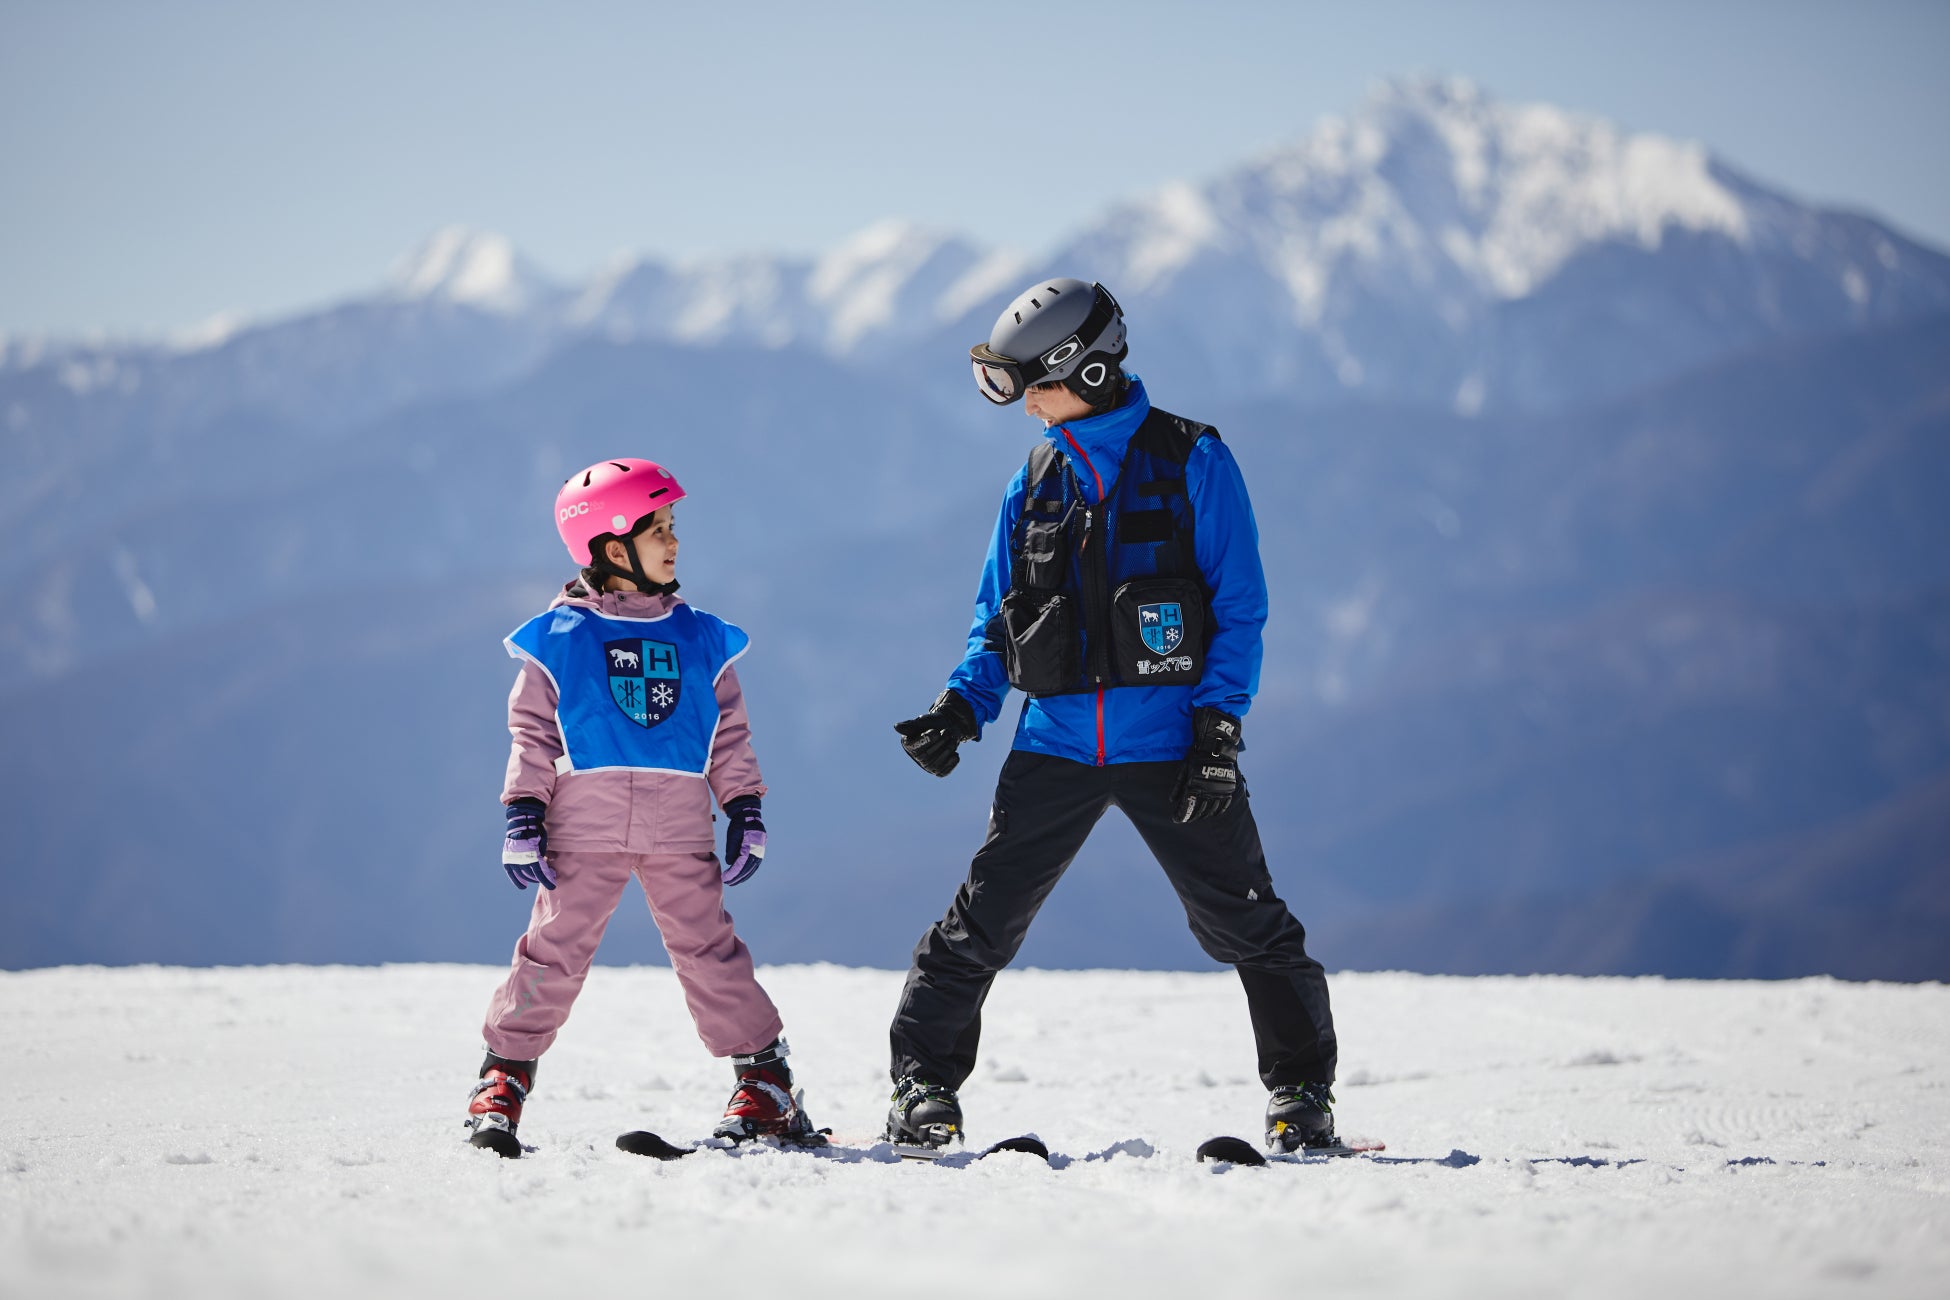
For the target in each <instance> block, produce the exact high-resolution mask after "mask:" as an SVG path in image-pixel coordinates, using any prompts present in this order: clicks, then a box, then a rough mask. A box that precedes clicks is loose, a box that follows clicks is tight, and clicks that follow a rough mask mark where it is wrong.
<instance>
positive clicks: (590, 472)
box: [582, 469, 596, 487]
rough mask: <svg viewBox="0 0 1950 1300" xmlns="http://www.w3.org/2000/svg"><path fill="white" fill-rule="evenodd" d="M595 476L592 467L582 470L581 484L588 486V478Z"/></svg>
mask: <svg viewBox="0 0 1950 1300" xmlns="http://www.w3.org/2000/svg"><path fill="white" fill-rule="evenodd" d="M595 476H596V471H595V470H593V469H591V470H584V471H583V474H582V486H584V487H588V486H589V480H590V479H592V478H594V477H595Z"/></svg>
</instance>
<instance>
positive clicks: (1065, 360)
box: [968, 277, 1130, 410]
mask: <svg viewBox="0 0 1950 1300" xmlns="http://www.w3.org/2000/svg"><path fill="white" fill-rule="evenodd" d="M1129 353H1130V347H1129V346H1128V345H1127V344H1126V343H1125V340H1124V311H1123V309H1122V308H1121V307H1119V306H1118V305H1117V299H1115V298H1113V297H1111V295H1110V290H1108V289H1106V288H1104V286H1103V285H1101V284H1085V283H1084V282H1083V281H1082V280H1072V279H1069V278H1067V277H1066V278H1062V279H1056V280H1038V281H1037V282H1036V283H1035V284H1032V285H1030V286H1029V288H1027V289H1025V290H1023V291H1022V293H1021V294H1020V295H1019V296H1018V297H1017V298H1016V300H1015V301H1014V302H1012V303H1010V304H1009V305H1008V306H1007V307H1004V308H1003V309H1002V314H1001V315H1000V316H998V317H996V318H995V328H994V329H992V330H990V331H989V337H988V341H987V342H986V343H977V344H976V345H975V346H974V347H972V348H970V349H969V350H968V356H969V359H970V361H971V362H972V363H973V364H974V368H975V386H976V387H977V388H979V389H981V390H982V396H984V397H986V398H988V399H989V400H990V401H991V402H994V403H995V404H996V405H997V406H1007V405H1008V404H1009V403H1011V402H1013V401H1015V400H1016V399H1018V398H1020V397H1021V396H1022V395H1023V393H1024V392H1026V391H1028V389H1029V388H1030V387H1031V386H1032V385H1034V384H1051V383H1061V384H1062V385H1063V386H1064V387H1066V388H1068V389H1069V390H1070V391H1071V392H1073V393H1075V394H1076V395H1077V396H1078V397H1081V398H1082V399H1083V400H1084V401H1086V402H1088V403H1090V405H1091V408H1092V409H1093V410H1094V409H1102V408H1105V407H1107V406H1109V405H1110V404H1112V403H1113V402H1114V401H1115V400H1116V398H1117V397H1118V396H1119V395H1120V394H1121V392H1122V386H1123V380H1124V371H1123V362H1124V358H1125V357H1126V356H1127V355H1129Z"/></svg>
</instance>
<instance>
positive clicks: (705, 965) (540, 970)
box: [481, 850, 784, 1061]
mask: <svg viewBox="0 0 1950 1300" xmlns="http://www.w3.org/2000/svg"><path fill="white" fill-rule="evenodd" d="M548 860H549V865H550V866H552V867H554V868H555V876H556V884H555V888H554V889H553V890H548V889H540V888H537V889H536V891H535V910H534V913H533V914H532V915H531V916H530V917H529V921H528V933H526V934H524V935H522V936H521V938H520V939H519V940H518V941H517V942H516V943H515V961H514V968H513V969H512V970H510V971H509V972H508V978H507V980H506V981H505V982H504V983H503V984H502V985H501V987H500V988H499V989H497V990H495V994H494V997H493V998H492V999H491V1000H490V1001H489V1002H488V1013H487V1024H486V1025H484V1026H483V1027H482V1029H481V1036H482V1038H484V1039H485V1040H486V1042H487V1048H488V1050H489V1051H490V1052H493V1053H494V1054H495V1055H496V1056H505V1057H507V1058H508V1059H509V1060H512V1061H530V1060H533V1059H535V1058H536V1057H538V1056H540V1055H541V1054H542V1053H543V1052H546V1051H547V1050H548V1049H549V1045H550V1044H551V1043H553V1042H554V1041H555V1035H556V1033H557V1031H559V1030H560V1029H561V1028H562V1023H563V1022H564V1021H566V1020H567V1019H568V1018H569V1008H570V1007H571V1006H573V1005H574V1004H575V1000H576V994H577V993H579V992H581V990H582V981H583V980H584V979H586V978H588V975H589V965H590V963H591V962H592V961H594V960H595V957H596V945H597V944H599V943H601V942H602V938H603V930H604V929H605V928H606V927H607V926H608V925H609V918H610V917H611V916H612V915H614V914H615V912H616V905H617V903H619V902H621V901H622V898H623V886H624V885H625V884H627V883H628V881H629V879H630V877H631V876H632V875H634V876H635V877H636V878H637V883H639V884H641V885H642V886H643V893H644V896H645V897H646V898H648V899H649V900H650V915H651V916H652V917H653V918H655V920H656V922H657V929H658V930H659V931H660V932H661V933H662V934H663V940H664V950H665V951H666V952H668V953H669V954H670V964H671V966H672V967H673V968H674V969H675V971H676V972H677V982H678V984H680V985H681V986H682V987H683V989H684V1001H685V1002H686V1003H687V1004H688V1005H689V1006H690V1010H691V1019H692V1020H693V1021H695V1022H696V1024H697V1036H698V1037H699V1038H701V1039H703V1040H704V1045H705V1047H706V1048H708V1049H710V1052H711V1054H712V1055H713V1056H735V1055H744V1054H746V1053H749V1052H756V1051H757V1050H758V1049H759V1048H761V1047H764V1046H765V1045H766V1044H768V1043H770V1042H771V1041H772V1040H773V1039H775V1038H777V1037H778V1036H779V1034H780V1032H781V1030H783V1028H784V1025H783V1024H782V1023H781V1022H780V1020H779V1012H778V1008H776V1007H774V1006H773V1005H772V999H771V998H770V997H768V996H766V993H765V990H764V989H763V988H761V987H759V983H758V980H757V978H756V977H754V976H753V974H752V955H751V952H750V950H749V949H747V948H746V947H745V943H744V940H742V939H740V938H739V937H738V936H737V935H736V934H735V933H733V932H732V928H731V914H730V913H729V912H727V911H725V910H724V882H723V879H722V877H721V876H720V875H719V870H718V858H717V855H716V854H714V853H710V852H708V851H698V852H693V853H682V852H679V853H587V852H581V851H573V850H572V851H562V852H555V853H550V854H549V855H548Z"/></svg>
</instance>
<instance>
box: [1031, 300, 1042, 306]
mask: <svg viewBox="0 0 1950 1300" xmlns="http://www.w3.org/2000/svg"><path fill="white" fill-rule="evenodd" d="M1029 305H1030V306H1031V307H1041V306H1042V305H1043V304H1042V303H1040V302H1038V301H1036V300H1035V299H1034V298H1031V299H1030V300H1029Z"/></svg>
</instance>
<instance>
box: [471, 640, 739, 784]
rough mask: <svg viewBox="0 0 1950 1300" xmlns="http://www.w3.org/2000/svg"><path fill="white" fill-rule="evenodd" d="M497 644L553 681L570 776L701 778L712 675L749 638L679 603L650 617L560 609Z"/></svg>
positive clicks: (713, 699)
mask: <svg viewBox="0 0 1950 1300" xmlns="http://www.w3.org/2000/svg"><path fill="white" fill-rule="evenodd" d="M504 644H505V645H506V646H507V647H508V653H509V654H510V655H513V656H514V657H515V658H517V659H523V660H526V661H527V662H529V663H532V664H534V665H535V666H536V667H537V668H540V669H541V670H542V671H543V672H545V673H547V674H548V676H549V680H550V681H551V682H553V683H554V684H555V721H556V725H557V726H558V727H560V728H561V731H562V752H563V754H564V755H565V756H566V757H567V759H568V763H569V766H568V768H567V769H566V770H567V771H569V772H603V771H617V770H625V771H635V772H672V773H676V774H678V775H682V776H703V775H704V774H705V773H706V772H707V771H709V770H710V766H711V742H712V740H713V739H714V738H715V737H716V736H717V732H718V689H717V687H718V678H719V677H720V676H722V675H723V674H724V670H725V668H726V667H728V666H729V665H730V664H731V662H732V661H733V660H735V659H737V658H738V656H740V655H742V654H744V653H745V651H746V650H747V649H749V648H750V647H751V638H750V637H748V636H746V635H745V632H744V629H742V628H739V627H737V626H735V625H733V624H731V623H727V622H725V621H724V620H723V619H721V618H719V617H717V616H716V615H714V614H706V613H704V612H702V611H701V610H695V609H692V608H691V607H690V606H689V605H686V604H683V603H681V602H680V603H678V604H676V605H674V606H672V607H671V610H670V612H669V613H667V614H663V615H661V616H659V617H657V618H612V617H610V616H609V615H606V614H598V613H595V612H594V611H592V610H587V609H579V608H577V607H576V606H574V605H563V606H559V607H557V608H555V609H551V610H549V611H548V612H547V613H544V614H538V615H536V616H535V617H534V618H531V619H529V620H528V621H527V622H526V623H523V624H522V625H521V626H520V627H518V628H516V629H515V630H514V632H513V633H512V634H511V635H510V636H509V637H508V638H507V640H506V641H505V642H504Z"/></svg>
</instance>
